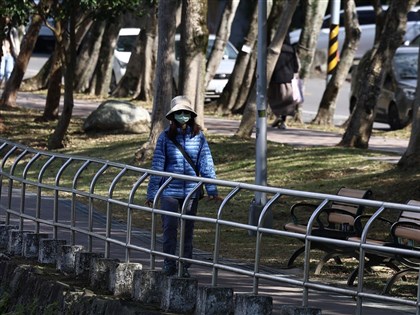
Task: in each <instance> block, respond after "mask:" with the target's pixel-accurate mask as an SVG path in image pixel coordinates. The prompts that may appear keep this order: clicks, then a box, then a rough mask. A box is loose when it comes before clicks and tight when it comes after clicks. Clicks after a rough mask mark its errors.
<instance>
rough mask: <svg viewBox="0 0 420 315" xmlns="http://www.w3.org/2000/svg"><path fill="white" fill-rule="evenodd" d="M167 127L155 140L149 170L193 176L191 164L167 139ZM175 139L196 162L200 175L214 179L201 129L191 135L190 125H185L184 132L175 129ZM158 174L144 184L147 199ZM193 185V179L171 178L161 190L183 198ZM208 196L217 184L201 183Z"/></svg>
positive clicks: (214, 193) (154, 189)
mask: <svg viewBox="0 0 420 315" xmlns="http://www.w3.org/2000/svg"><path fill="white" fill-rule="evenodd" d="M168 129H169V128H167V129H166V130H165V131H164V132H162V133H161V134H160V136H159V139H158V141H157V143H156V148H155V152H154V155H153V161H152V169H153V170H156V171H165V172H171V173H177V174H183V175H191V176H196V173H195V171H194V169H193V167H192V166H191V165H190V163H188V161H187V160H186V159H185V158H184V156H183V155H182V153H181V151H179V149H178V148H177V147H176V145H175V144H174V143H173V141H172V140H170V139H169V138H168V134H167V132H168ZM176 140H177V141H178V143H179V144H181V146H182V147H183V148H184V150H185V152H186V153H187V154H188V155H189V156H190V157H191V159H192V160H193V162H195V163H197V167H198V170H199V172H200V175H201V176H203V177H207V178H216V172H215V169H214V163H213V158H212V155H211V152H210V148H209V145H208V143H207V140H206V138H205V136H204V134H203V133H202V132H200V133H199V134H198V135H197V136H195V137H192V134H191V128H190V127H189V126H188V127H187V132H186V133H185V134H182V132H181V130H180V129H179V130H178V135H177V137H176ZM161 183H162V177H161V176H151V177H150V181H149V185H148V187H147V200H153V199H154V197H155V195H156V193H157V191H158V189H159V186H160V184H161ZM196 185H197V183H196V182H187V181H184V180H179V179H174V180H173V181H172V182H171V183H170V184H169V186H167V187H166V189H165V190H164V191H163V192H162V196H167V197H174V198H185V197H186V196H187V195H188V193H190V191H191V190H192V189H193V188H194V187H195V186H196ZM205 187H206V191H207V194H208V195H209V196H217V195H218V192H217V186H216V185H213V184H207V185H205Z"/></svg>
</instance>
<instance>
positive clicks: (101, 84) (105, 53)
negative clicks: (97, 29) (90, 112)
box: [90, 19, 121, 97]
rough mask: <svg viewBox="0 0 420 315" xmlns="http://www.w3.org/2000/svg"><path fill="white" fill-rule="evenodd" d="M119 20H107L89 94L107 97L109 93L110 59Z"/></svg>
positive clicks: (115, 40) (111, 58)
mask: <svg viewBox="0 0 420 315" xmlns="http://www.w3.org/2000/svg"><path fill="white" fill-rule="evenodd" d="M120 22H121V21H120V19H118V21H116V22H108V26H107V27H106V36H104V37H103V38H102V44H101V51H100V53H99V59H98V62H97V64H96V69H95V78H94V80H93V82H92V85H91V88H90V91H91V94H92V92H93V94H94V95H96V96H102V97H107V96H108V94H109V86H110V84H111V77H112V60H113V58H114V49H115V45H116V43H117V38H118V32H119V30H120V25H121V24H120Z"/></svg>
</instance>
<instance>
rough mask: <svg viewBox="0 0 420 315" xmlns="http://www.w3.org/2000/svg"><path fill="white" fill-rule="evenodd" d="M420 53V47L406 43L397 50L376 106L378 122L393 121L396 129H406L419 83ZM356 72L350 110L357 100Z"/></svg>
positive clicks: (392, 124) (353, 78)
mask: <svg viewBox="0 0 420 315" xmlns="http://www.w3.org/2000/svg"><path fill="white" fill-rule="evenodd" d="M418 54H419V48H418V47H409V46H402V47H400V48H398V49H397V51H396V52H395V56H394V59H393V60H392V64H391V66H390V67H389V69H387V70H386V73H385V80H384V85H383V87H382V89H381V92H380V94H379V97H378V102H377V104H376V106H375V122H379V123H386V124H389V125H390V127H391V129H392V130H396V129H401V128H404V127H405V126H407V125H408V124H409V123H410V122H411V120H412V117H413V104H414V99H415V92H416V86H417V74H418V71H417V62H418ZM356 72H357V71H353V72H352V80H351V88H350V112H352V110H353V108H354V106H355V104H356V101H357V93H356V88H355V86H356V85H357V84H356V83H357V82H356V78H355V76H356Z"/></svg>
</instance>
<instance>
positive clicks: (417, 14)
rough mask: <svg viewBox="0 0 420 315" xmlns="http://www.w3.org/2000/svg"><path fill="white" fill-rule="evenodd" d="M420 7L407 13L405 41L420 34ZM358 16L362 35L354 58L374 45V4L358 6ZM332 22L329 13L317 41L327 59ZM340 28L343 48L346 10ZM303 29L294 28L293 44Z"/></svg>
mask: <svg viewBox="0 0 420 315" xmlns="http://www.w3.org/2000/svg"><path fill="white" fill-rule="evenodd" d="M387 8H388V7H387V6H383V9H384V10H387ZM419 10H420V7H419V6H416V7H414V8H413V9H411V11H410V12H408V15H407V19H408V21H407V30H406V33H405V36H404V41H410V40H412V39H413V38H414V37H415V36H417V35H418V34H420V11H419ZM356 12H357V17H358V19H359V24H360V29H361V36H360V41H359V46H358V48H357V51H356V54H355V56H354V59H356V60H357V59H360V58H362V57H363V55H364V54H365V53H366V52H367V51H368V50H369V49H371V48H372V47H373V43H374V39H375V29H376V24H375V12H374V10H373V7H372V6H360V7H356ZM330 23H331V15H330V14H328V15H326V16H325V17H324V21H323V23H322V27H321V31H320V33H319V37H318V42H317V51H318V53H321V54H322V55H325V58H324V59H325V60H327V59H326V56H327V52H328V43H329V34H330ZM339 23H340V28H339V33H338V42H339V49H340V50H341V48H342V46H343V43H344V38H345V29H344V10H341V11H340V20H339ZM300 33H301V29H297V30H294V31H292V32H290V42H291V43H292V44H297V43H298V41H299V37H300Z"/></svg>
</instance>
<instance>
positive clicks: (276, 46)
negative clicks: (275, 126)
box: [236, 0, 298, 137]
mask: <svg viewBox="0 0 420 315" xmlns="http://www.w3.org/2000/svg"><path fill="white" fill-rule="evenodd" d="M297 4H298V0H293V1H286V2H284V4H283V9H282V10H281V12H282V13H281V18H280V21H281V22H280V24H279V27H278V29H277V32H276V33H275V35H274V37H273V39H272V41H271V44H270V46H269V47H268V49H267V82H270V79H271V76H272V74H273V72H274V68H275V66H276V63H277V59H278V57H279V55H280V51H281V47H282V45H283V41H284V39H285V37H286V35H287V32H288V29H289V26H290V22H291V21H292V16H293V13H294V12H295V9H296V6H297ZM255 110H256V89H255V84H254V87H253V88H252V92H251V93H250V96H249V97H248V101H247V104H246V107H245V112H244V114H243V116H242V120H241V123H240V126H239V129H238V131H237V132H236V135H237V136H240V137H250V136H251V134H252V129H253V127H254V124H255ZM265 114H266V113H265ZM252 120H253V121H254V123H253V124H252V125H251V123H250V122H251V121H252Z"/></svg>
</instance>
